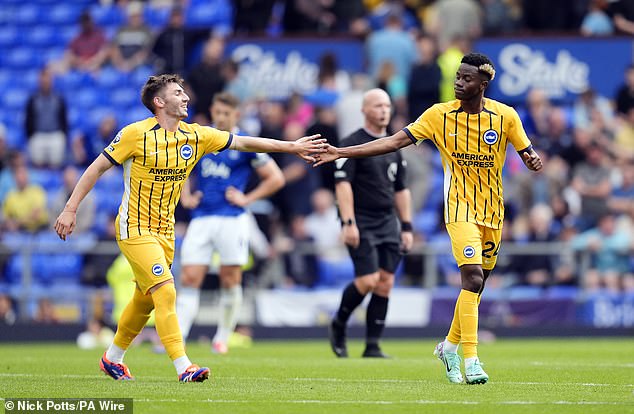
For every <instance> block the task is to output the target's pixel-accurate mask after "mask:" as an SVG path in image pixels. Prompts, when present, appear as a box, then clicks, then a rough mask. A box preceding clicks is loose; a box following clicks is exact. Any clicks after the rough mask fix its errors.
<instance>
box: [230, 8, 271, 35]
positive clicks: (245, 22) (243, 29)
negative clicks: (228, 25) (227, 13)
mask: <svg viewBox="0 0 634 414" xmlns="http://www.w3.org/2000/svg"><path fill="white" fill-rule="evenodd" d="M275 2H276V0H234V2H233V5H234V7H235V21H234V24H233V26H234V31H235V33H236V34H237V35H264V34H266V29H267V27H268V26H269V22H270V20H271V12H272V11H273V5H274V4H275Z"/></svg>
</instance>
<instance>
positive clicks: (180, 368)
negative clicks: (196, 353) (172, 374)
mask: <svg viewBox="0 0 634 414" xmlns="http://www.w3.org/2000/svg"><path fill="white" fill-rule="evenodd" d="M173 362H174V368H176V373H177V374H178V375H180V374H182V373H183V372H185V370H186V369H187V368H189V367H190V366H191V365H192V362H191V361H190V360H189V358H188V357H187V355H183V356H182V357H179V358H176V359H175V360H174V361H173Z"/></svg>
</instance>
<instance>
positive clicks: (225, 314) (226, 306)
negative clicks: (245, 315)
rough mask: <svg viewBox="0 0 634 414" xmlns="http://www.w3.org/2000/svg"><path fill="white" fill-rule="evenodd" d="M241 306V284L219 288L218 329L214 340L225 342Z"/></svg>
mask: <svg viewBox="0 0 634 414" xmlns="http://www.w3.org/2000/svg"><path fill="white" fill-rule="evenodd" d="M241 307H242V286H241V285H236V286H233V287H231V288H229V289H220V317H219V318H218V330H217V331H216V335H215V336H214V339H213V341H214V342H222V343H224V344H227V343H228V342H229V337H230V336H231V334H232V333H233V331H234V329H235V328H236V324H237V323H238V314H239V313H240V308H241Z"/></svg>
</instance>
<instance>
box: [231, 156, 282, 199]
mask: <svg viewBox="0 0 634 414" xmlns="http://www.w3.org/2000/svg"><path fill="white" fill-rule="evenodd" d="M255 172H256V173H257V174H258V177H260V183H259V184H258V185H257V186H256V187H255V188H254V189H253V190H251V191H249V192H248V193H246V194H244V193H243V192H242V191H240V190H238V189H237V188H235V187H229V188H227V191H226V192H225V197H226V198H227V201H229V202H230V203H231V204H234V205H236V206H239V207H244V206H246V205H248V204H251V203H252V202H254V201H255V200H259V199H262V198H266V197H268V196H270V195H272V194H274V193H275V192H277V191H278V190H279V189H280V188H282V187H284V184H285V182H286V180H284V174H283V173H282V170H280V167H278V166H277V164H276V163H275V161H273V160H272V159H271V160H269V161H267V162H266V163H265V164H262V165H260V166H259V167H257V168H256V169H255Z"/></svg>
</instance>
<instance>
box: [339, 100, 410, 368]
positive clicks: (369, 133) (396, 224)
mask: <svg viewBox="0 0 634 414" xmlns="http://www.w3.org/2000/svg"><path fill="white" fill-rule="evenodd" d="M361 111H362V112H363V115H364V126H363V128H361V129H359V130H358V131H356V132H354V133H352V134H351V135H350V136H348V137H346V138H345V139H344V140H342V142H341V146H344V147H346V146H351V145H357V144H363V143H366V142H369V141H372V140H374V139H376V138H381V137H385V136H387V126H388V124H389V123H390V117H391V112H392V104H391V102H390V97H389V96H388V94H387V93H386V92H385V91H383V90H382V89H371V90H369V91H367V92H366V93H365V95H364V97H363V107H362V109H361ZM335 163H336V164H335V183H336V184H335V192H336V195H337V203H338V205H339V215H340V217H341V224H342V233H343V240H344V242H345V244H346V246H347V247H348V251H349V252H350V257H351V258H352V261H353V263H354V269H355V279H354V281H353V282H351V283H350V284H349V285H348V286H346V288H345V289H344V291H343V294H342V296H341V304H340V305H339V310H338V311H337V313H336V315H335V316H334V318H333V320H332V322H331V324H330V329H329V337H330V338H329V339H330V346H331V348H332V350H333V352H334V353H335V355H337V356H338V357H340V358H345V357H347V356H348V349H347V346H346V325H347V323H348V319H349V318H350V315H351V314H352V312H353V311H354V310H355V309H356V307H357V306H359V304H361V302H362V301H363V298H365V296H366V295H367V294H368V293H371V294H372V297H371V299H370V303H369V304H368V310H367V314H366V347H365V351H364V352H363V356H364V357H374V358H387V357H388V356H387V355H386V354H384V353H383V352H382V351H381V348H380V347H379V340H380V339H381V336H382V334H383V327H384V326H385V316H386V315H387V306H388V301H389V297H390V291H391V290H392V286H393V285H394V271H395V270H396V267H397V266H398V264H399V262H400V260H401V257H402V254H403V253H405V252H407V251H408V250H409V249H410V248H411V247H412V241H413V234H412V224H411V195H410V192H409V190H408V189H407V187H406V186H405V177H406V176H405V172H406V167H407V164H406V162H405V160H403V158H402V157H401V154H400V152H398V151H396V152H391V153H388V154H384V155H378V156H375V157H369V158H355V159H352V158H350V159H346V158H341V159H339V160H337V161H335ZM399 219H400V220H399Z"/></svg>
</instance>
